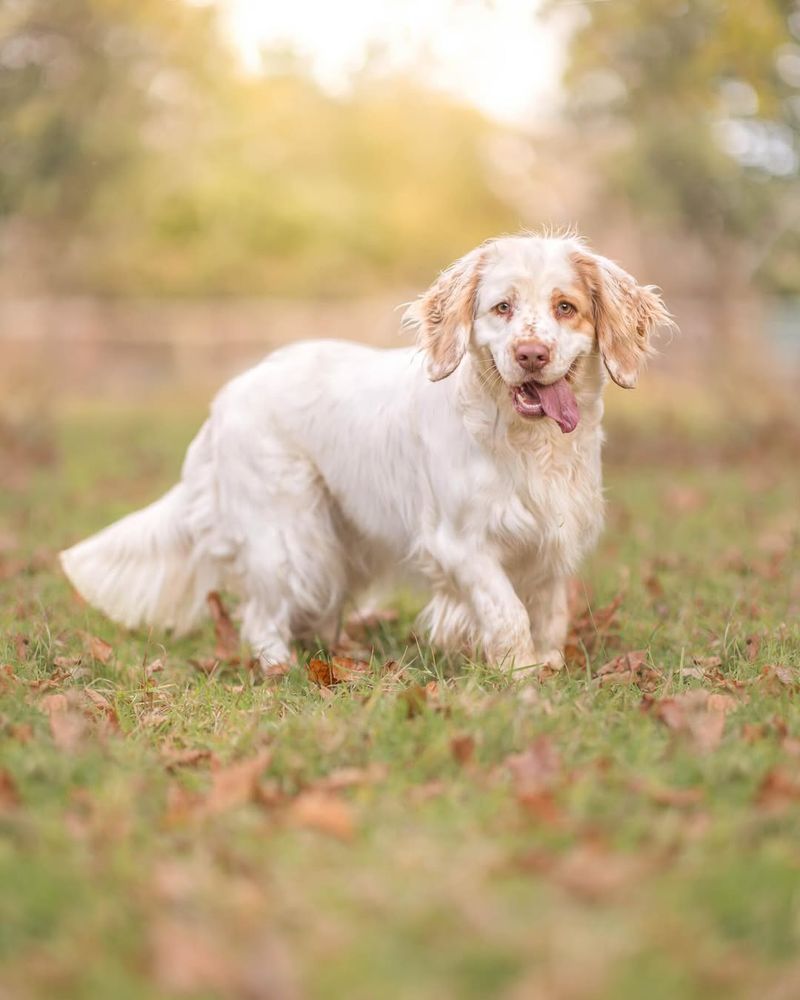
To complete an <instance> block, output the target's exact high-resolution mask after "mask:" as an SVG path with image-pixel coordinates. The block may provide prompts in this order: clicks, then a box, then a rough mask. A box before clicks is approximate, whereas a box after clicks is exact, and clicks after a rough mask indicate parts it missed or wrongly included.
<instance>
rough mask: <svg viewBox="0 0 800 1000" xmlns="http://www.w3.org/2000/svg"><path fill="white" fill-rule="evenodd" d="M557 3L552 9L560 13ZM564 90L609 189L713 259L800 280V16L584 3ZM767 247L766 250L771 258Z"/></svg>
mask: <svg viewBox="0 0 800 1000" xmlns="http://www.w3.org/2000/svg"><path fill="white" fill-rule="evenodd" d="M554 6H556V5H554ZM583 10H584V16H583V20H582V23H581V25H580V26H579V27H578V29H577V30H576V31H575V33H574V35H573V37H572V41H571V48H570V56H569V63H568V68H567V72H566V75H565V83H566V86H567V92H568V107H569V110H570V112H571V114H572V116H573V117H574V119H575V120H576V121H577V122H578V123H579V125H580V127H581V128H582V129H584V130H585V131H586V132H587V133H588V134H589V135H592V136H594V137H600V136H602V137H603V140H604V142H605V148H606V154H605V158H604V161H603V162H604V169H605V172H606V175H607V177H608V182H609V188H610V190H611V191H613V192H614V193H616V194H618V195H619V194H623V195H624V197H625V199H626V200H628V201H630V202H631V203H632V204H633V205H634V206H635V208H636V210H637V212H638V213H642V214H644V215H645V216H648V215H649V216H651V217H654V218H656V219H658V220H659V221H660V222H661V223H663V222H665V221H666V222H667V223H669V224H670V225H671V226H672V227H673V228H674V229H676V230H678V231H684V232H691V233H693V234H694V235H695V236H697V237H699V239H700V240H701V241H702V242H703V243H704V245H705V246H706V248H707V249H708V250H709V251H710V252H711V253H712V254H717V255H719V254H723V255H724V254H725V253H726V250H730V248H731V247H736V248H739V249H742V248H744V249H745V250H747V251H748V252H747V253H746V254H745V255H744V256H745V257H746V259H747V260H748V261H749V266H750V269H751V270H756V269H757V268H758V267H759V266H760V265H762V264H763V265H765V267H764V269H763V272H762V273H763V276H764V277H765V278H766V280H767V281H768V282H771V283H773V284H778V285H779V286H780V285H783V286H786V287H791V285H792V284H794V285H795V287H796V286H797V282H798V278H797V265H798V263H800V255H798V249H800V248H799V247H798V243H797V237H796V228H797V225H796V224H797V223H800V196H799V195H798V188H797V169H798V157H799V156H800V90H798V88H799V87H800V44H798V39H799V38H800V8H799V7H798V6H797V4H795V3H790V2H787V0H749V2H747V3H728V2H725V0H637V2H636V3H632V2H625V0H619V2H611V3H592V4H587V5H586V6H585V8H583ZM768 251H770V252H768Z"/></svg>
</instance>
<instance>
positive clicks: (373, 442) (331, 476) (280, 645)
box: [62, 236, 669, 667]
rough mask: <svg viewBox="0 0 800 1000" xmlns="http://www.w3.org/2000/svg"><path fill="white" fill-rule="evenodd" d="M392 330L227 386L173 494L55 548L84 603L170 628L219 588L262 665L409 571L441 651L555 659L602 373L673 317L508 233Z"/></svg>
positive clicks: (578, 549) (626, 379) (590, 516)
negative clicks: (410, 335) (393, 337)
mask: <svg viewBox="0 0 800 1000" xmlns="http://www.w3.org/2000/svg"><path fill="white" fill-rule="evenodd" d="M406 320H407V323H408V324H410V325H413V326H414V327H416V328H417V330H418V343H419V346H418V347H417V348H404V349H400V350H389V351H380V350H374V349H371V348H368V347H362V346H358V345H356V344H353V343H342V342H337V341H314V342H304V343H299V344H294V345H292V346H290V347H285V348H283V349H281V350H278V351H276V352H275V353H274V354H272V355H270V356H269V357H268V358H267V359H266V360H265V361H263V362H262V363H261V364H260V365H258V366H257V367H255V368H253V369H251V370H250V371H248V372H246V373H245V374H244V375H241V376H239V377H238V378H236V379H234V380H233V381H232V382H230V383H229V384H228V385H227V386H225V388H224V389H223V390H222V391H221V392H220V393H219V395H218V396H217V398H216V400H215V401H214V403H213V406H212V408H211V415H210V417H209V418H208V420H207V421H206V423H205V424H204V425H203V427H202V428H201V430H200V432H199V434H198V435H197V437H196V438H195V439H194V441H193V442H192V444H191V446H190V447H189V451H188V454H187V456H186V460H185V462H184V466H183V473H182V476H181V481H180V482H179V483H178V485H177V486H174V487H173V488H172V489H171V490H170V491H169V492H168V493H167V494H166V495H165V496H163V497H162V498H161V499H160V500H157V501H156V502H155V503H153V504H151V505H150V506H149V507H146V508H145V509H144V510H140V511H137V512H136V513H134V514H131V515H129V516H128V517H126V518H123V519H122V520H121V521H118V522H117V523H116V524H113V525H111V526H110V527H109V528H106V529H105V530H104V531H101V532H100V533H99V534H97V535H94V536H93V537H91V538H89V539H88V540H86V541H83V542H80V543H79V544H78V545H75V546H74V547H73V548H71V549H68V550H67V551H66V552H64V553H63V554H62V562H63V566H64V569H65V570H66V573H67V575H68V576H69V578H70V579H71V580H72V582H73V583H74V585H75V586H76V588H77V589H78V590H79V591H80V593H81V594H83V596H84V597H85V598H86V599H87V600H88V601H90V602H91V603H92V604H94V605H96V606H97V607H99V608H101V609H102V610H103V611H105V612H106V614H108V615H109V616H110V617H111V618H113V619H115V620H116V621H118V622H121V623H123V624H125V625H128V626H137V625H143V624H145V625H158V626H164V627H169V628H173V629H175V630H177V631H184V630H186V629H188V628H190V627H191V626H192V625H193V624H194V623H195V622H196V620H197V619H198V617H199V616H200V615H201V614H202V612H203V609H204V607H205V598H206V594H207V593H208V592H209V591H210V590H213V589H215V588H217V587H227V588H229V589H231V590H233V591H235V592H237V593H238V594H239V595H240V596H241V598H242V602H243V606H242V610H243V623H242V630H243V635H244V637H245V639H247V641H248V642H249V643H250V645H251V646H252V648H253V651H254V652H255V653H256V654H257V655H258V656H259V658H260V659H261V662H262V663H263V664H265V665H267V664H270V663H274V662H283V661H286V660H288V659H289V656H290V650H289V644H290V642H291V641H292V640H294V639H308V640H312V641H317V640H318V641H323V642H325V641H332V640H333V639H334V638H335V635H336V632H337V629H338V625H339V620H340V616H341V613H342V607H343V605H344V604H345V602H346V601H348V600H354V599H356V598H357V597H358V595H359V594H360V593H363V592H364V591H365V589H366V588H368V587H369V586H370V585H372V584H375V583H378V582H381V581H383V580H385V579H386V578H387V577H391V576H393V575H397V573H403V574H405V573H414V574H416V575H417V576H421V577H422V578H424V579H425V581H426V582H427V585H428V586H429V588H430V591H431V597H430V603H429V604H428V606H427V607H426V609H425V611H424V612H423V622H424V624H425V625H426V626H427V628H428V630H429V634H430V638H431V640H432V641H433V642H434V643H436V644H437V645H440V646H443V647H445V648H447V649H456V650H459V649H462V650H470V651H482V653H483V655H484V656H485V657H487V658H488V659H489V660H491V661H492V662H495V663H504V664H508V665H509V666H512V665H514V666H516V667H524V666H528V665H531V664H537V663H543V662H549V663H553V662H558V661H559V660H560V658H561V650H562V648H563V645H564V640H565V634H566V628H567V609H566V593H565V591H566V579H567V577H568V576H569V575H570V574H571V573H573V572H574V571H575V570H576V568H577V566H578V564H579V563H580V561H581V559H582V557H583V556H584V555H585V554H586V552H587V551H588V550H589V549H590V548H591V547H592V546H593V545H594V543H595V541H596V539H597V536H598V533H599V531H600V527H601V524H602V520H603V496H602V490H601V476H600V447H601V443H602V431H601V427H600V423H601V418H602V414H603V403H602V392H603V386H604V383H605V381H606V372H608V374H609V375H610V376H611V378H612V379H613V380H614V381H615V382H617V383H618V384H619V385H621V386H625V387H632V386H634V385H635V384H636V380H637V376H638V372H639V368H640V365H641V363H642V361H643V359H644V358H645V356H646V355H647V353H648V348H649V339H650V335H651V333H652V331H653V330H654V328H655V327H656V326H657V325H659V324H663V323H668V322H669V316H668V314H667V312H666V310H665V308H664V305H663V303H662V301H661V299H660V297H659V296H658V294H657V293H656V292H655V290H654V289H652V288H650V287H642V286H640V285H638V284H637V283H636V281H634V279H633V278H631V276H630V275H628V274H626V273H625V272H624V271H623V270H621V269H620V268H619V267H617V266H616V265H615V264H613V263H611V261H609V260H606V259H605V258H603V257H599V256H597V255H595V254H593V253H591V252H590V251H589V250H588V249H587V248H586V246H585V245H584V244H583V243H582V242H580V241H579V240H577V239H573V238H538V237H532V236H519V237H508V238H502V239H497V240H492V241H490V242H488V243H486V244H484V245H483V246H480V247H478V248H477V249H475V250H472V251H471V252H470V253H468V254H467V255H466V256H465V257H462V258H461V259H460V260H458V261H457V262H456V263H455V264H453V265H452V266H451V267H449V268H448V269H447V270H446V271H444V272H443V273H442V274H441V275H440V276H439V278H438V279H437V280H436V281H435V282H434V284H433V285H432V286H431V287H430V288H429V289H428V291H427V292H426V293H425V294H424V295H423V296H422V297H421V298H420V299H419V300H418V301H417V302H416V303H414V304H413V305H412V306H411V307H410V309H409V310H408V313H407V317H406Z"/></svg>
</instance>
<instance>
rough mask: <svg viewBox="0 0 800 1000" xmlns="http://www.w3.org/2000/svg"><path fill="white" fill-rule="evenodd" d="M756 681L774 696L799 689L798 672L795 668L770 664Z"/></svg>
mask: <svg viewBox="0 0 800 1000" xmlns="http://www.w3.org/2000/svg"><path fill="white" fill-rule="evenodd" d="M758 680H759V682H760V683H762V684H764V686H765V687H768V688H769V689H770V690H771V691H773V692H774V693H775V694H778V693H780V692H781V691H796V690H798V688H800V671H798V670H797V669H796V668H795V667H784V666H780V665H778V664H773V663H770V664H768V665H767V666H766V667H764V669H763V670H762V671H761V673H760V674H759V676H758Z"/></svg>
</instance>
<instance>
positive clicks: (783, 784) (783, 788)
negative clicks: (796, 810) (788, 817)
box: [756, 766, 800, 812]
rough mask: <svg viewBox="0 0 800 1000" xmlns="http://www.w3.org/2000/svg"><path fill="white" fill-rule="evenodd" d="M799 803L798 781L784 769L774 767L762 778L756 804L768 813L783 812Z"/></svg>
mask: <svg viewBox="0 0 800 1000" xmlns="http://www.w3.org/2000/svg"><path fill="white" fill-rule="evenodd" d="M797 802H800V779H799V778H798V777H797V776H796V774H795V773H794V772H790V771H788V770H787V769H786V768H785V767H781V766H778V767H774V768H772V770H771V771H768V772H767V774H766V775H765V776H764V780H763V781H762V782H761V785H760V787H759V789H758V793H757V795H756V803H757V805H759V806H760V807H761V808H762V809H765V810H767V811H769V812H784V811H785V810H786V809H788V808H789V807H790V806H792V805H794V804H796V803H797Z"/></svg>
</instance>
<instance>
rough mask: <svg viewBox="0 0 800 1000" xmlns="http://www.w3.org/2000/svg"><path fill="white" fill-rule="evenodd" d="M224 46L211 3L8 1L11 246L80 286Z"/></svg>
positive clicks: (2, 168) (2, 12) (2, 39)
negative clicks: (164, 136) (153, 153)
mask: <svg viewBox="0 0 800 1000" xmlns="http://www.w3.org/2000/svg"><path fill="white" fill-rule="evenodd" d="M226 56H227V53H226V52H225V51H224V49H223V47H222V46H221V45H220V43H219V42H218V41H217V35H216V32H215V30H214V15H213V11H212V10H211V9H210V8H200V7H189V6H185V5H184V4H182V3H175V2H168V3H164V2H162V0H6V2H5V3H4V4H3V5H2V7H0V116H1V117H2V120H3V131H4V141H3V143H2V145H0V217H2V218H4V219H5V221H6V223H7V224H9V223H10V226H11V238H9V234H8V228H7V229H6V234H5V235H6V239H5V241H4V244H5V247H4V249H5V250H6V252H7V253H14V254H18V253H19V252H24V253H27V254H28V255H29V258H30V259H29V261H28V263H29V265H32V264H36V266H37V267H38V269H39V270H40V272H42V271H43V272H44V276H45V280H46V283H47V284H49V285H51V286H52V285H55V286H56V287H57V286H58V285H59V284H60V285H62V286H63V285H67V286H73V285H75V284H77V285H78V286H79V287H80V285H81V284H83V283H84V281H85V279H86V277H87V264H88V262H89V261H90V260H91V258H92V257H94V258H95V261H96V259H97V257H98V256H101V255H102V250H103V247H102V243H103V239H102V236H103V232H104V231H105V230H107V229H108V228H113V227H114V226H115V225H116V226H120V225H122V224H123V220H124V219H125V218H126V217H130V216H131V215H132V214H133V212H135V206H133V205H131V204H130V203H126V202H125V200H124V198H120V195H122V194H123V193H124V190H125V184H126V182H127V181H128V180H129V179H130V178H131V177H133V176H134V175H135V174H136V171H137V170H138V169H140V168H141V167H142V164H143V162H144V161H145V160H146V159H147V157H148V153H149V152H150V149H149V147H150V146H151V145H154V144H157V143H158V141H159V139H158V136H159V130H162V131H164V130H166V125H165V123H164V118H166V117H173V118H174V117H175V111H176V107H177V106H185V105H186V103H187V102H188V101H190V100H194V101H196V100H197V99H198V97H200V96H201V95H202V93H203V90H204V89H208V88H209V87H211V86H213V85H214V82H215V81H216V79H217V77H218V74H220V73H224V68H225V63H226ZM228 63H229V64H230V59H228ZM6 263H8V262H6ZM17 263H18V261H17ZM89 270H91V268H89ZM40 280H41V273H40Z"/></svg>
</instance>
